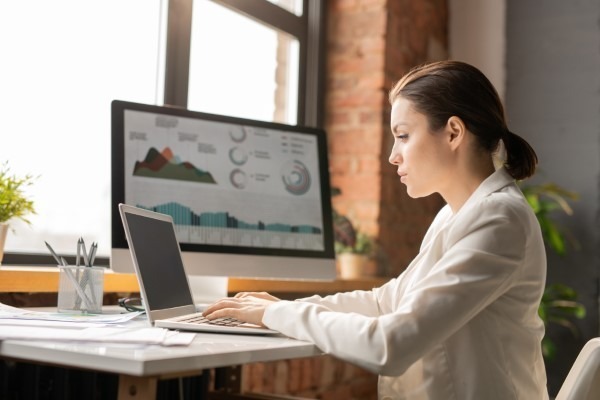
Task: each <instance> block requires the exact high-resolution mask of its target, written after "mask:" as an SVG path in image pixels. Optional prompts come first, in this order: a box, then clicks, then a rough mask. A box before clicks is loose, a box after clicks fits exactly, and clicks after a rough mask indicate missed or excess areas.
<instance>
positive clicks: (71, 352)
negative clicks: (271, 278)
mask: <svg viewBox="0 0 600 400" xmlns="http://www.w3.org/2000/svg"><path fill="white" fill-rule="evenodd" d="M137 323H140V322H139V321H138V322H137ZM320 354H322V353H321V352H320V351H319V350H318V349H317V348H316V347H315V346H314V345H312V344H310V343H306V342H301V341H298V340H294V339H289V338H286V337H283V336H242V335H221V334H205V333H199V334H197V336H196V338H195V340H194V342H193V343H192V344H191V345H190V346H182V347H179V346H178V347H163V346H155V345H153V346H131V345H126V346H125V345H111V344H106V343H104V344H91V343H64V342H62V343H61V342H54V343H52V342H31V341H28V342H26V341H17V340H7V341H2V342H0V357H2V358H8V359H14V360H18V361H27V362H31V363H36V364H38V363H39V364H50V365H55V366H59V367H73V368H82V369H86V370H92V371H98V372H109V373H114V374H118V375H119V388H118V399H119V400H125V399H154V398H156V386H157V382H158V380H159V379H164V378H174V377H184V376H190V375H198V374H199V373H200V372H201V371H202V370H203V369H210V368H217V367H227V366H234V365H240V364H246V363H253V362H262V361H275V360H282V359H293V358H302V357H312V356H316V355H320Z"/></svg>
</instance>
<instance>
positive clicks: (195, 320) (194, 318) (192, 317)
mask: <svg viewBox="0 0 600 400" xmlns="http://www.w3.org/2000/svg"><path fill="white" fill-rule="evenodd" d="M172 320H174V321H178V322H188V323H191V324H210V325H219V326H238V325H241V324H243V322H242V321H240V320H237V319H235V318H217V319H213V320H209V319H206V318H205V317H204V316H203V315H202V314H200V313H198V314H189V315H184V316H183V317H178V318H172Z"/></svg>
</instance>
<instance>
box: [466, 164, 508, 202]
mask: <svg viewBox="0 0 600 400" xmlns="http://www.w3.org/2000/svg"><path fill="white" fill-rule="evenodd" d="M514 182H515V179H514V178H513V177H512V176H510V175H509V174H508V172H507V171H506V168H504V167H500V168H499V169H497V170H496V171H495V172H494V173H493V174H491V175H490V176H488V177H487V178H486V179H485V180H484V181H483V182H481V185H479V187H478V188H477V189H475V191H474V192H473V194H472V195H471V197H469V199H468V200H467V201H466V202H465V204H463V206H462V207H461V208H460V210H459V211H458V212H459V213H460V211H461V210H463V209H465V208H468V207H470V206H471V204H473V203H476V202H477V201H479V200H480V199H482V198H484V197H486V196H488V195H490V194H491V193H494V192H497V191H499V190H500V189H502V188H504V187H506V186H508V185H510V184H513V183H514Z"/></svg>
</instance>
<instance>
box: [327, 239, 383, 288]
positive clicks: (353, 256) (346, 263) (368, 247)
mask: <svg viewBox="0 0 600 400" xmlns="http://www.w3.org/2000/svg"><path fill="white" fill-rule="evenodd" d="M355 232H356V240H355V241H354V243H343V242H341V241H336V242H335V252H336V254H337V259H338V263H339V271H340V277H341V278H342V279H356V278H360V277H362V276H372V275H375V272H376V271H375V269H376V264H375V263H374V261H373V260H372V256H373V254H374V253H375V241H374V239H373V238H372V237H371V236H369V235H367V234H365V233H364V232H360V231H358V230H357V231H355Z"/></svg>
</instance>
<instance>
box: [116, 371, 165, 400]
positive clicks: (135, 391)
mask: <svg viewBox="0 0 600 400" xmlns="http://www.w3.org/2000/svg"><path fill="white" fill-rule="evenodd" d="M157 383H158V379H157V378H152V377H139V376H131V375H119V394H118V399H119V400H137V399H143V400H146V399H156V385H157Z"/></svg>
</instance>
